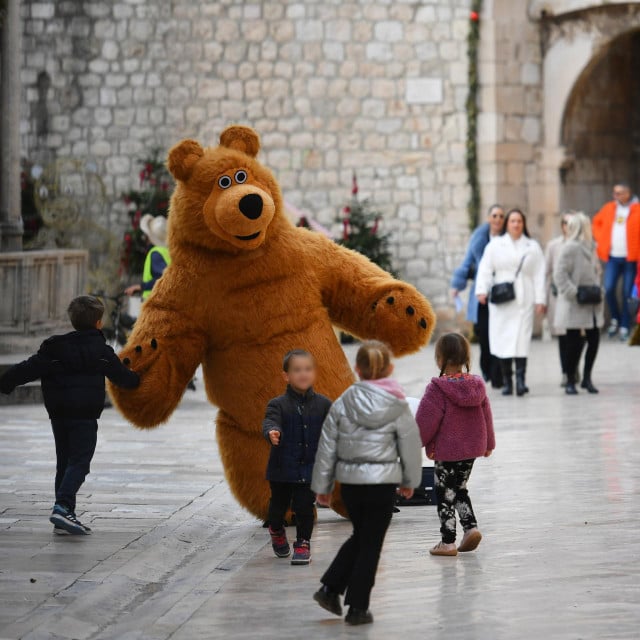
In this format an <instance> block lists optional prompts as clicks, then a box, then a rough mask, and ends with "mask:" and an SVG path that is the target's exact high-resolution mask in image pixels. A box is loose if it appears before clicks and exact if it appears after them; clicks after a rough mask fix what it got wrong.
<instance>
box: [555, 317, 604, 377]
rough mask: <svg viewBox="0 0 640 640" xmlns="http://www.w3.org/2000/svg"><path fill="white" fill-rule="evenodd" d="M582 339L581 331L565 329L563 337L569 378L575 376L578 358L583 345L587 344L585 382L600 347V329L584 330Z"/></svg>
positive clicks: (589, 375)
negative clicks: (565, 333) (565, 332)
mask: <svg viewBox="0 0 640 640" xmlns="http://www.w3.org/2000/svg"><path fill="white" fill-rule="evenodd" d="M584 333H585V335H584V337H583V336H582V330H581V329H567V335H566V337H565V341H564V344H565V350H566V363H567V373H568V375H569V377H570V378H572V377H573V376H575V373H576V371H577V369H578V365H579V363H580V356H581V355H582V349H583V347H584V343H585V342H586V343H587V352H586V353H585V356H584V376H583V378H584V379H585V380H588V379H589V378H591V371H592V369H593V365H594V363H595V361H596V356H597V355H598V346H599V345H600V329H598V328H597V327H594V328H593V329H586V330H585V332H584ZM574 381H575V379H574Z"/></svg>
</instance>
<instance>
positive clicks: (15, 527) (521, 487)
mask: <svg viewBox="0 0 640 640" xmlns="http://www.w3.org/2000/svg"><path fill="white" fill-rule="evenodd" d="M347 351H348V353H349V355H350V357H352V356H353V353H354V348H353V347H349V348H348V349H347ZM557 368H558V367H557V355H556V347H555V344H552V343H541V342H536V343H534V348H533V353H532V358H531V359H530V374H529V381H530V386H531V394H530V395H529V396H528V397H526V398H524V399H520V398H515V397H514V398H502V397H500V396H499V394H498V393H497V392H493V391H492V392H491V396H492V399H493V408H494V413H495V419H496V432H497V442H498V444H497V449H496V452H495V454H494V456H493V457H492V458H490V459H489V460H481V461H479V462H478V464H477V466H476V468H475V469H474V472H473V475H472V480H471V484H470V491H471V496H472V498H473V500H474V506H475V508H476V511H477V515H478V519H479V521H480V526H481V529H482V531H483V533H484V535H485V539H484V540H483V543H482V545H481V546H480V548H479V549H478V551H477V552H475V553H472V554H467V555H465V556H459V557H458V558H438V559H436V558H432V557H430V556H429V554H428V553H427V550H428V548H429V546H430V545H432V544H433V543H434V542H435V541H436V539H437V528H438V525H437V518H436V514H435V509H434V508H433V507H411V508H404V509H402V511H401V513H399V514H398V515H397V516H396V517H394V521H393V523H392V525H391V528H390V530H389V535H388V539H387V543H386V545H385V549H384V552H383V557H382V561H381V565H380V571H379V575H378V582H377V585H376V588H375V590H374V594H373V600H372V605H371V606H372V611H373V613H374V615H375V617H376V622H375V624H374V625H372V626H370V627H364V628H348V627H346V626H345V625H344V623H343V622H342V621H341V620H340V619H338V618H331V617H329V616H328V614H326V613H325V612H323V611H322V610H321V609H319V608H318V607H317V605H315V603H314V602H313V601H312V600H311V594H312V593H313V591H314V589H315V588H316V585H317V583H318V579H319V577H320V576H321V574H322V571H323V570H324V568H326V566H327V564H328V562H329V561H330V560H331V558H332V556H333V554H334V553H335V551H336V549H337V548H338V546H339V545H340V543H341V542H342V541H343V540H344V539H345V538H346V536H347V535H348V531H349V525H348V523H347V522H346V521H344V520H341V519H340V518H338V517H337V516H335V514H333V513H332V512H329V511H327V510H321V511H320V515H319V524H318V527H317V529H316V532H315V534H314V540H313V555H314V561H313V563H312V564H311V566H310V567H292V566H290V565H289V563H288V562H286V561H281V560H280V561H278V560H277V559H275V558H274V557H272V554H271V551H270V548H269V546H268V545H267V539H266V538H267V536H266V534H265V531H264V530H263V529H262V528H261V527H260V526H259V523H257V522H256V521H255V520H254V519H253V518H252V517H251V516H249V515H248V514H246V513H245V512H243V510H242V509H240V508H239V507H238V506H237V505H236V503H235V502H234V500H233V499H232V497H231V496H230V494H229V491H228V489H227V486H226V484H225V482H224V477H223V473H222V470H221V465H220V462H219V459H218V456H217V453H216V443H215V437H214V427H213V418H214V414H215V412H214V410H213V409H212V408H211V407H209V405H208V404H207V403H206V400H205V399H204V395H203V393H202V390H201V385H200V388H199V390H198V391H197V392H196V393H188V395H186V396H185V399H184V400H183V403H182V405H181V407H180V409H179V410H178V411H177V412H176V414H175V416H174V417H173V418H172V420H171V421H170V423H169V424H167V425H166V426H164V427H162V428H160V429H157V430H155V431H145V432H143V431H137V430H134V429H132V428H131V427H129V426H128V425H127V424H126V423H125V422H124V420H122V419H121V418H120V417H119V416H118V415H117V414H116V412H115V411H114V410H113V409H110V410H107V411H106V412H105V414H104V416H103V419H102V420H101V426H100V439H99V445H98V451H97V454H96V457H95V459H94V464H93V468H92V473H91V475H90V476H89V478H88V480H87V483H86V484H85V486H84V487H83V490H82V492H81V495H80V496H79V510H78V512H79V515H80V516H81V517H82V519H83V520H85V521H87V522H88V523H89V524H90V525H91V526H92V527H93V528H94V531H95V534H94V535H93V536H91V537H83V538H75V537H74V538H70V537H65V538H60V537H54V536H53V535H52V532H51V526H50V525H49V523H48V521H47V515H48V512H49V510H50V507H51V491H52V486H51V485H52V483H53V472H54V449H53V439H52V437H51V435H50V431H49V428H48V425H47V422H46V415H45V412H44V409H43V408H42V407H25V406H16V407H2V408H0V638H12V639H14V638H25V639H29V640H44V639H51V640H52V639H58V638H59V639H63V638H64V639H72V638H73V639H105V638H123V639H130V640H134V639H135V640H137V639H165V638H172V639H175V640H194V639H198V638H225V637H230V638H243V639H249V638H256V639H257V638H260V639H271V638H281V637H289V638H294V639H298V638H303V637H304V638H308V639H309V640H312V639H316V638H318V639H322V638H343V637H344V638H352V637H353V638H368V639H371V640H377V639H379V638H380V639H382V638H385V639H386V638H397V637H403V638H404V639H406V640H412V639H414V638H416V639H417V638H421V639H422V638H455V639H456V640H457V639H474V640H475V639H481V640H484V639H512V638H536V639H538V638H541V637H544V638H547V639H550V640H555V639H562V640H564V639H567V640H578V639H587V638H589V639H590V638H593V639H596V638H598V639H600V638H625V639H626V638H639V637H640V631H639V629H640V536H639V535H638V532H639V531H640V516H639V514H638V506H639V504H640V495H639V494H640V394H639V393H638V379H639V378H640V349H638V348H629V347H627V346H625V345H622V344H619V343H612V342H609V341H604V344H603V346H602V350H601V353H600V357H599V359H598V362H597V365H596V371H595V376H594V379H595V382H596V383H597V384H598V386H599V387H600V390H601V393H600V394H599V395H598V396H589V395H588V394H586V393H581V394H580V395H579V396H578V397H565V396H564V395H563V393H562V391H561V389H560V388H559V386H558V381H559V375H558V372H557ZM434 373H435V365H434V364H433V349H432V348H429V349H427V350H425V351H423V352H422V353H420V354H417V355H415V356H411V357H409V358H405V359H402V360H399V361H398V363H397V376H398V378H399V379H400V380H401V382H402V383H403V384H404V385H405V387H406V388H407V390H408V391H409V392H410V393H411V394H413V395H419V394H420V393H421V390H422V388H423V386H424V381H425V379H426V378H427V377H428V376H431V375H433V374H434Z"/></svg>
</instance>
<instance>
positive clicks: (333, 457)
mask: <svg viewBox="0 0 640 640" xmlns="http://www.w3.org/2000/svg"><path fill="white" fill-rule="evenodd" d="M421 447H422V443H421V441H420V434H419V432H418V427H417V425H416V422H415V420H414V418H413V415H412V413H411V410H410V409H409V405H408V404H407V401H406V400H403V399H400V398H398V397H396V396H395V395H393V394H392V393H390V392H388V391H386V390H384V389H382V388H381V387H378V386H376V385H375V384H372V383H370V382H366V381H363V382H357V383H356V384H354V385H352V386H351V387H349V388H348V389H347V390H346V391H345V392H344V393H343V394H342V395H341V396H340V397H339V398H338V399H337V400H336V401H335V402H334V403H333V406H332V407H331V410H330V411H329V415H328V416H327V418H326V419H325V421H324V424H323V427H322V434H321V435H320V443H319V445H318V452H317V454H316V461H315V465H314V468H313V479H312V482H311V488H312V490H313V491H315V493H319V494H327V493H331V491H332V490H333V485H334V482H335V481H336V480H337V481H338V482H341V483H343V484H359V485H362V484H397V485H401V486H403V487H412V488H415V487H418V486H419V485H420V482H421V479H422V454H421Z"/></svg>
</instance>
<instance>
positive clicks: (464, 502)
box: [434, 459, 478, 544]
mask: <svg viewBox="0 0 640 640" xmlns="http://www.w3.org/2000/svg"><path fill="white" fill-rule="evenodd" d="M474 462H475V460H474V459H471V460H460V461H459V462H442V461H440V460H436V463H435V469H434V473H435V481H436V498H437V500H438V517H439V518H440V535H441V536H442V542H444V543H445V544H453V543H454V542H455V541H456V511H457V512H458V515H459V516H460V524H461V525H462V528H463V529H464V531H469V529H473V528H475V527H477V526H478V522H477V521H476V516H475V513H474V512H473V507H472V506H471V499H470V498H469V491H468V490H467V482H469V476H470V475H471V470H472V469H473V463H474Z"/></svg>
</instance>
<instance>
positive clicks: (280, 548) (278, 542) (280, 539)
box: [269, 527, 291, 558]
mask: <svg viewBox="0 0 640 640" xmlns="http://www.w3.org/2000/svg"><path fill="white" fill-rule="evenodd" d="M269 534H270V535H271V546H272V547H273V553H275V554H276V556H277V557H278V558H288V557H289V554H290V553H291V547H290V546H289V541H288V540H287V532H286V531H285V530H284V527H283V528H282V529H278V530H277V531H276V530H274V529H272V528H271V527H269Z"/></svg>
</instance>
